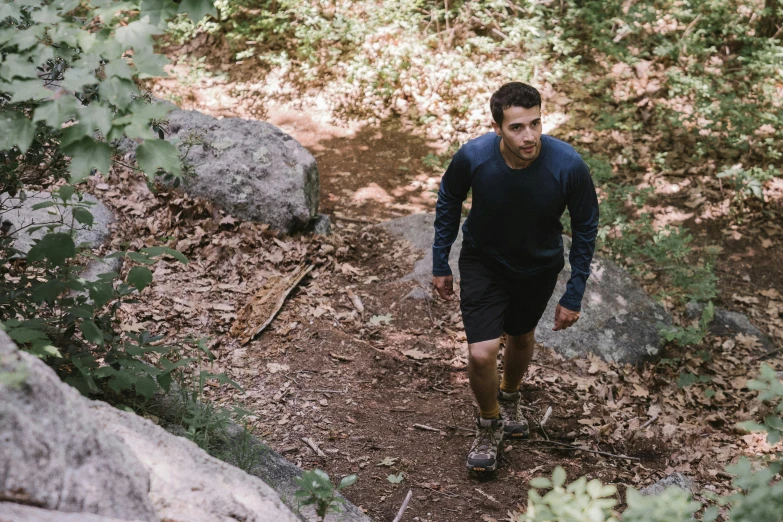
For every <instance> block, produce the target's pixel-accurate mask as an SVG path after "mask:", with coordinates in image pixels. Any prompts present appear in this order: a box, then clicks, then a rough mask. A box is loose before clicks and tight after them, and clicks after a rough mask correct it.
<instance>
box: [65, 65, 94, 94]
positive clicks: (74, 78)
mask: <svg viewBox="0 0 783 522" xmlns="http://www.w3.org/2000/svg"><path fill="white" fill-rule="evenodd" d="M96 83H98V78H96V76H95V69H94V68H93V67H90V66H76V67H69V68H68V69H67V70H66V71H65V73H64V74H63V80H62V81H61V82H60V86H61V87H62V88H63V89H65V90H66V91H71V92H82V91H84V88H85V87H86V86H88V85H95V84H96Z"/></svg>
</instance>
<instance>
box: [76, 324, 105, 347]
mask: <svg viewBox="0 0 783 522" xmlns="http://www.w3.org/2000/svg"><path fill="white" fill-rule="evenodd" d="M79 330H80V331H81V332H82V335H83V336H84V339H85V340H87V341H89V342H91V343H93V344H97V345H98V346H103V332H101V330H100V328H98V326H97V325H96V324H95V323H93V322H92V321H90V320H84V321H82V322H81V324H80V325H79Z"/></svg>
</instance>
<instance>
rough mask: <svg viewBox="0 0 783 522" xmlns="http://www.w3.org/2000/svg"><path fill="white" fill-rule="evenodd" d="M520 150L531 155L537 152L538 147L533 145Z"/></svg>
mask: <svg viewBox="0 0 783 522" xmlns="http://www.w3.org/2000/svg"><path fill="white" fill-rule="evenodd" d="M519 150H521V151H522V152H524V153H526V154H530V153H532V152H535V150H536V146H535V144H533V145H531V146H529V147H520V149H519Z"/></svg>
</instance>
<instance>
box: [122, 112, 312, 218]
mask: <svg viewBox="0 0 783 522" xmlns="http://www.w3.org/2000/svg"><path fill="white" fill-rule="evenodd" d="M168 120H169V132H170V134H169V135H168V136H167V137H166V139H168V140H170V141H173V142H175V143H178V146H179V147H180V150H183V149H184V148H185V146H184V145H183V142H185V141H186V140H187V139H188V137H189V136H200V138H201V141H202V143H199V144H197V145H194V146H192V148H191V149H190V151H189V152H188V155H187V161H188V162H189V163H190V164H192V165H194V166H195V173H196V175H195V177H192V178H186V179H183V185H184V187H185V190H186V191H187V192H188V193H190V194H192V195H194V196H200V197H203V198H205V199H208V200H210V201H212V202H214V203H216V204H217V205H218V206H220V207H221V208H223V209H224V210H226V211H227V212H229V213H230V214H231V215H232V216H234V217H236V218H240V219H243V220H247V221H258V222H261V223H268V224H269V225H270V227H272V228H273V229H275V230H278V231H282V232H293V231H295V230H300V229H304V228H308V227H310V226H312V225H313V224H314V223H312V222H314V221H316V220H317V218H318V197H319V192H320V184H319V178H318V165H317V164H316V161H315V158H314V157H313V156H312V154H310V153H309V152H308V151H307V149H305V148H304V147H303V146H302V145H300V144H299V142H297V141H296V140H295V139H293V138H292V137H291V136H289V135H287V134H285V133H284V132H283V131H281V130H280V129H278V128H277V127H274V126H273V125H270V124H269V123H265V122H260V121H251V120H244V119H241V118H224V119H220V120H219V119H217V118H213V117H212V116H207V115H206V114H202V113H200V112H197V111H182V110H179V109H175V110H173V111H172V112H171V113H169V115H168ZM124 148H126V149H133V148H135V144H128V143H127V141H126V142H125V145H124ZM322 226H323V225H322Z"/></svg>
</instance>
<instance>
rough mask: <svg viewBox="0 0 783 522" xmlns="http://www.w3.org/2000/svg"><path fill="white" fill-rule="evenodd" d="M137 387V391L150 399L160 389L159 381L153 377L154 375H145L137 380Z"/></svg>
mask: <svg viewBox="0 0 783 522" xmlns="http://www.w3.org/2000/svg"><path fill="white" fill-rule="evenodd" d="M134 386H135V388H136V393H138V394H139V395H141V396H142V397H144V398H145V399H149V398H150V397H152V396H153V395H154V394H155V392H156V391H158V383H157V381H155V379H153V378H152V377H149V376H145V377H142V378H141V379H139V380H138V381H136V383H135V384H134Z"/></svg>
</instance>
